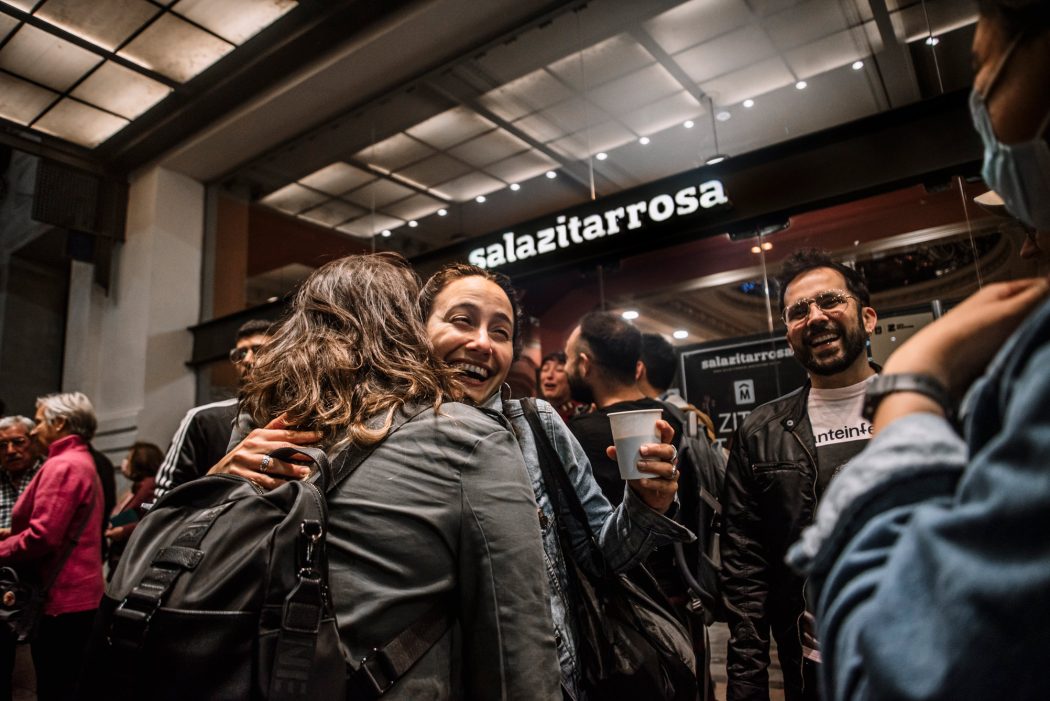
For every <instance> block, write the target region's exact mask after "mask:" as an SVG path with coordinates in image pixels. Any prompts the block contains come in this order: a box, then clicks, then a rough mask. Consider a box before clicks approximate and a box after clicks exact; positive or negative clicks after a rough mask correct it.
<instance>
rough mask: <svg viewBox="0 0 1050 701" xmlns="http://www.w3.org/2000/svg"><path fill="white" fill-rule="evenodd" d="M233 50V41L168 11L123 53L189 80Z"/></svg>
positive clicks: (159, 71) (180, 79) (130, 57)
mask: <svg viewBox="0 0 1050 701" xmlns="http://www.w3.org/2000/svg"><path fill="white" fill-rule="evenodd" d="M233 49H234V46H233V44H230V43H228V42H225V41H223V40H222V39H219V38H218V37H215V36H212V35H211V34H208V33H207V32H205V31H204V30H202V29H198V28H197V27H194V26H193V25H192V24H190V23H189V22H187V21H186V20H183V19H180V18H178V17H176V16H174V15H170V14H165V15H163V16H161V17H160V18H159V19H158V20H157V21H155V22H153V23H152V24H151V25H150V26H148V27H146V29H145V30H143V32H142V34H139V35H138V36H137V37H135V38H134V39H133V40H132V41H131V43H129V44H128V45H127V46H126V47H124V49H122V50H121V51H120V52H119V55H120V56H122V57H124V58H127V59H129V60H131V61H134V62H135V63H137V64H139V65H140V66H143V67H145V68H148V69H150V70H153V71H156V72H157V73H160V74H162V75H166V76H168V77H169V78H171V79H172V80H177V81H178V82H180V83H185V82H186V81H188V80H190V79H191V78H193V77H194V76H196V75H198V74H200V73H201V72H203V71H204V70H205V69H207V68H208V67H209V66H211V65H212V64H213V63H215V62H216V61H218V60H219V59H220V58H222V57H223V56H225V55H226V54H228V53H229V52H230V51H233Z"/></svg>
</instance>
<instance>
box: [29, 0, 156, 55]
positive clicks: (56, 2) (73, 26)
mask: <svg viewBox="0 0 1050 701" xmlns="http://www.w3.org/2000/svg"><path fill="white" fill-rule="evenodd" d="M160 11H161V8H159V7H157V6H156V5H154V4H152V3H149V2H147V0H91V1H90V2H85V0H47V2H45V3H44V4H43V5H41V7H40V9H38V10H37V11H36V16H37V17H40V18H41V19H44V20H47V21H48V22H50V23H51V24H53V25H55V26H56V27H59V28H61V29H64V30H66V31H67V32H69V33H70V34H74V35H76V36H78V37H80V38H82V39H87V40H88V41H90V42H91V43H92V44H96V45H98V46H101V47H102V48H104V49H106V50H107V51H114V50H115V49H116V48H117V47H118V46H120V45H121V44H123V43H124V41H125V40H126V39H127V38H128V37H130V36H131V35H132V34H134V33H135V32H137V31H138V30H139V29H140V28H141V27H142V25H144V24H145V23H146V22H148V21H149V20H151V19H152V18H153V17H154V16H156V15H157V13H159V12H160Z"/></svg>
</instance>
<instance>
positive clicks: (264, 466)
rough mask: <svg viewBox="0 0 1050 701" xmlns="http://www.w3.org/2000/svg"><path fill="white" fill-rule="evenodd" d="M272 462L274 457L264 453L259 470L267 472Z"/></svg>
mask: <svg viewBox="0 0 1050 701" xmlns="http://www.w3.org/2000/svg"><path fill="white" fill-rule="evenodd" d="M272 462H273V458H271V457H270V456H269V455H264V456H263V457H262V462H261V463H259V472H267V471H269V469H270V463H272Z"/></svg>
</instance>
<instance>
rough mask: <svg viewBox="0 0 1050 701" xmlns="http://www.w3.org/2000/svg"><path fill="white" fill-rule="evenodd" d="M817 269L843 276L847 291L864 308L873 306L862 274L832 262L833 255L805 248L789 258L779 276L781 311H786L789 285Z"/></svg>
mask: <svg viewBox="0 0 1050 701" xmlns="http://www.w3.org/2000/svg"><path fill="white" fill-rule="evenodd" d="M817 268H831V269H832V270H834V271H835V272H837V273H839V274H841V275H842V277H844V278H845V279H846V291H847V292H849V293H850V294H851V295H853V296H854V297H856V298H857V299H859V300H860V303H861V305H862V306H865V307H870V306H871V294H870V293H869V292H868V283H866V282H865V281H864V278H863V277H862V276H861V274H860V273H858V272H857V271H856V270H854V269H853V268H850V267H847V266H845V265H843V264H842V263H838V262H836V261H834V260H832V258H831V255H830V254H829V253H828V252H827V251H822V250H820V249H818V248H803V249H802V250H800V251H795V252H794V253H792V254H791V255H790V256H788V259H787V260H785V261H784V264H783V265H782V266H781V268H780V275H779V276H777V287H778V288H779V289H778V293H779V302H780V310H781V311H783V310H784V292H785V291H786V290H787V287H788V285H790V284H791V282H792V281H793V280H794V279H795V278H797V277H798V276H799V275H802V274H803V273H808V272H809V271H810V270H815V269H817Z"/></svg>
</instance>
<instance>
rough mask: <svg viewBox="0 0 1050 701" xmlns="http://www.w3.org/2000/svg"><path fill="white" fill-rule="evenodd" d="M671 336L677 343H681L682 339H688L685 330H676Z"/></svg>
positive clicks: (687, 333)
mask: <svg viewBox="0 0 1050 701" xmlns="http://www.w3.org/2000/svg"><path fill="white" fill-rule="evenodd" d="M671 335H672V336H674V337H675V338H677V339H678V340H679V341H681V340H682V339H683V338H689V332H688V331H686V330H685V329H678V330H677V331H675V332H674V333H673V334H671Z"/></svg>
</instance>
